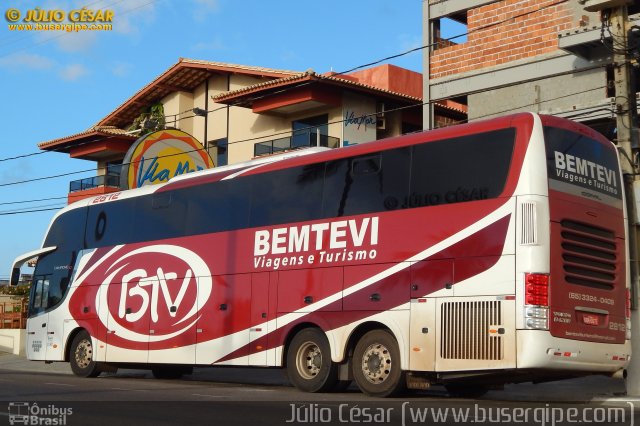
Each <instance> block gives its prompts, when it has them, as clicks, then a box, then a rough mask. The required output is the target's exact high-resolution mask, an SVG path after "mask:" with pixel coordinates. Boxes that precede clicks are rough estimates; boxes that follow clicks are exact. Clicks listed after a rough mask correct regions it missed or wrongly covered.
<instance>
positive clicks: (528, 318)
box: [524, 273, 549, 330]
mask: <svg viewBox="0 0 640 426" xmlns="http://www.w3.org/2000/svg"><path fill="white" fill-rule="evenodd" d="M524 292H525V304H526V305H527V306H525V310H524V315H525V326H526V328H528V329H533V330H547V329H549V275H548V274H529V273H527V274H525V275H524Z"/></svg>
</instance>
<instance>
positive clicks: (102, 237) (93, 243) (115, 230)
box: [85, 198, 137, 248]
mask: <svg viewBox="0 0 640 426" xmlns="http://www.w3.org/2000/svg"><path fill="white" fill-rule="evenodd" d="M136 201H137V199H135V198H132V199H126V200H120V201H114V202H110V203H104V204H97V205H94V206H90V207H89V213H88V215H87V228H86V232H85V240H86V242H87V247H88V248H94V247H104V246H115V245H117V244H123V243H129V242H132V241H134V234H133V223H134V209H135V206H136Z"/></svg>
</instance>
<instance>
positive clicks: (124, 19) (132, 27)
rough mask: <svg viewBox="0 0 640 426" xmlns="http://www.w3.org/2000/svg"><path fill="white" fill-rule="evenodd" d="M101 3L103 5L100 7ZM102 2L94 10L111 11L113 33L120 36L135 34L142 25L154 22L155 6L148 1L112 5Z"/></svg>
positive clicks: (137, 0) (130, 1)
mask: <svg viewBox="0 0 640 426" xmlns="http://www.w3.org/2000/svg"><path fill="white" fill-rule="evenodd" d="M101 3H104V4H103V5H101ZM110 3H111V2H106V1H102V2H100V3H98V5H97V6H93V7H95V8H100V7H102V8H103V9H110V10H113V31H115V32H117V33H120V34H137V33H138V32H139V30H140V27H141V26H142V25H148V24H150V23H152V22H154V21H155V20H156V6H155V4H154V3H153V2H149V0H127V1H126V2H124V3H119V4H113V3H111V4H110Z"/></svg>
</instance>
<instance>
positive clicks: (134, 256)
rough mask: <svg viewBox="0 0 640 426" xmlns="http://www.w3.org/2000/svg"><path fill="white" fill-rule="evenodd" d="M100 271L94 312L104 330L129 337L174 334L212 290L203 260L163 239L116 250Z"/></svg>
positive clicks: (194, 319)
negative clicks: (122, 251)
mask: <svg viewBox="0 0 640 426" xmlns="http://www.w3.org/2000/svg"><path fill="white" fill-rule="evenodd" d="M121 248H126V246H124V247H121ZM114 254H115V255H117V252H116V253H114ZM105 275H107V278H106V279H105V280H104V281H102V284H103V285H102V286H101V287H102V290H101V291H100V292H99V293H98V294H97V295H96V305H97V306H99V307H100V308H99V309H98V312H99V314H98V317H99V318H100V320H101V321H102V323H103V324H104V326H105V327H107V328H108V330H110V331H112V332H113V333H115V334H116V335H117V336H119V337H120V338H123V339H126V340H129V341H132V342H159V341H165V340H168V339H171V338H173V337H176V336H178V335H180V334H181V333H183V332H184V331H185V330H187V329H189V328H190V327H192V326H193V325H194V324H195V323H196V322H197V320H198V318H200V312H201V310H202V309H203V308H204V307H205V305H206V304H207V301H208V300H209V298H210V296H211V292H212V278H211V271H210V270H209V268H208V266H207V264H206V263H205V262H204V260H203V259H202V258H201V257H200V256H198V255H197V254H196V253H194V252H193V251H191V250H189V249H186V248H184V247H179V246H173V245H168V244H163V245H153V246H148V247H142V248H138V249H135V250H133V251H131V252H128V253H125V254H120V256H119V257H118V259H117V260H115V261H113V263H112V264H111V265H110V266H109V268H108V269H107V270H106V271H105ZM103 306H106V307H107V309H104V308H102V307H103ZM150 325H153V333H150V329H149V326H150Z"/></svg>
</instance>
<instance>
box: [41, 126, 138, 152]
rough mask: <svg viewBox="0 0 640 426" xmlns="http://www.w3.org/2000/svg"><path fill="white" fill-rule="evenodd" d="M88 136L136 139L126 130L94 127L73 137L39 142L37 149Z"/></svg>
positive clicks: (112, 127) (111, 127)
mask: <svg viewBox="0 0 640 426" xmlns="http://www.w3.org/2000/svg"><path fill="white" fill-rule="evenodd" d="M90 135H96V136H130V137H131V138H135V137H136V136H135V135H128V134H127V130H123V129H119V128H117V127H114V126H94V127H91V128H90V129H87V130H85V131H84V132H80V133H76V134H74V135H70V136H65V137H62V138H57V139H52V140H49V141H45V142H40V143H39V144H38V148H40V149H46V148H47V147H50V146H53V145H57V144H58V143H60V142H63V141H67V140H73V139H80V138H82V137H86V136H90Z"/></svg>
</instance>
